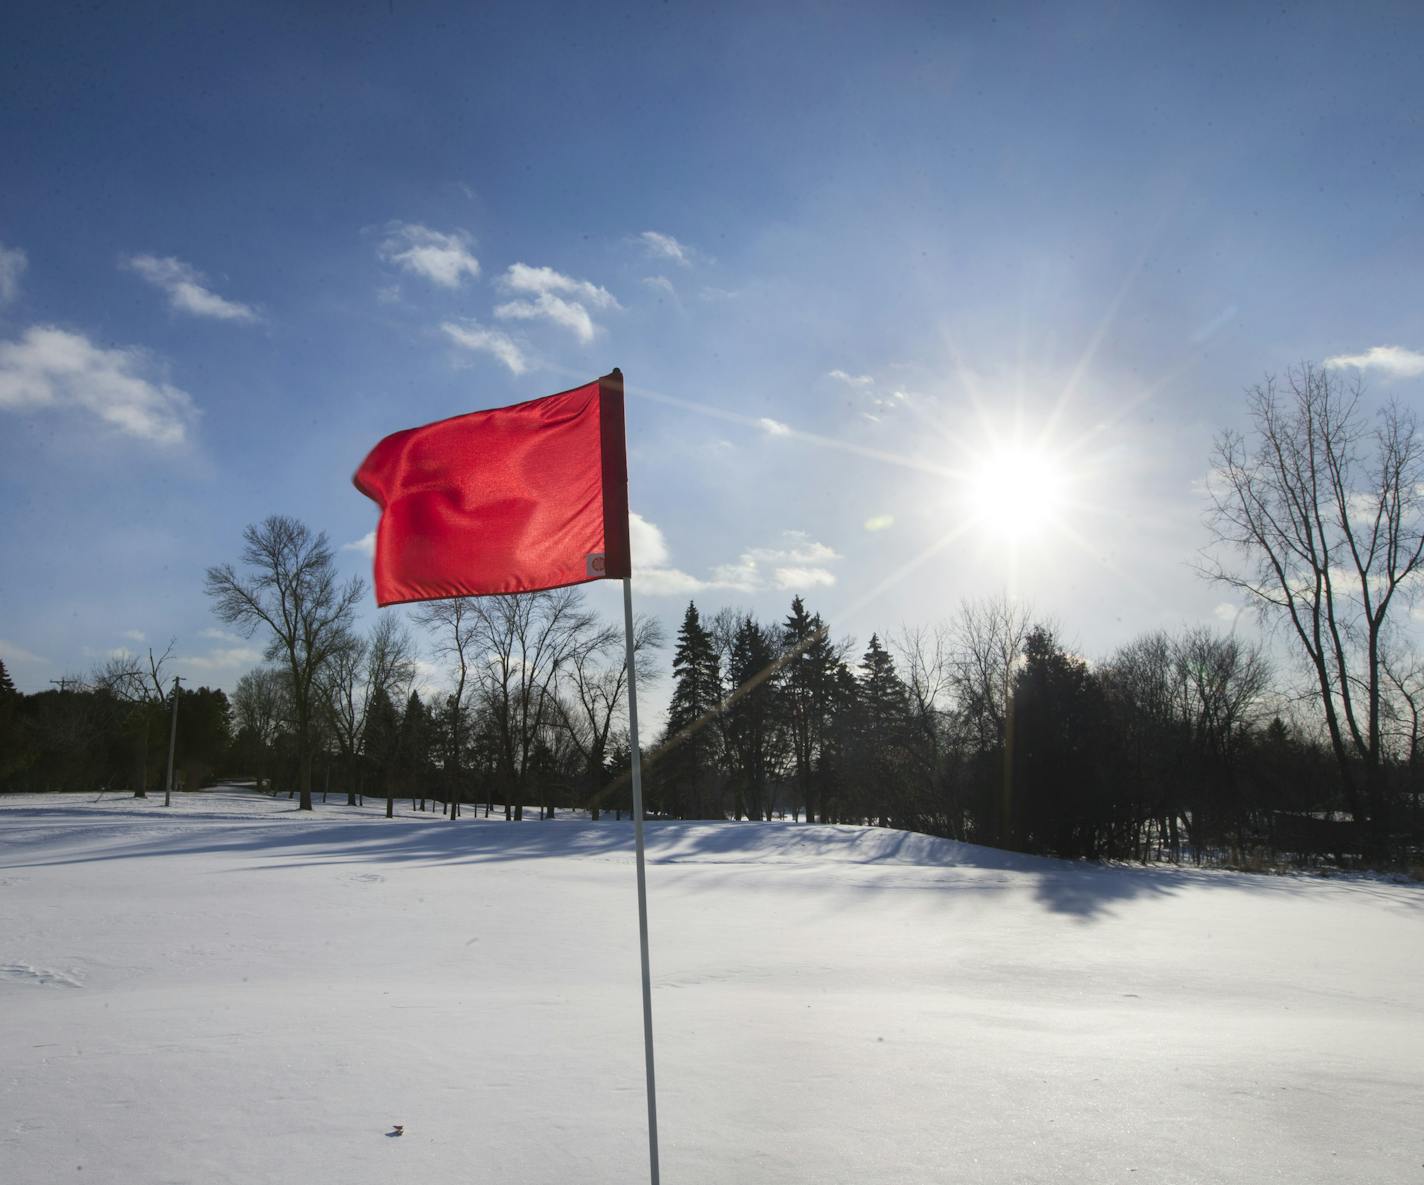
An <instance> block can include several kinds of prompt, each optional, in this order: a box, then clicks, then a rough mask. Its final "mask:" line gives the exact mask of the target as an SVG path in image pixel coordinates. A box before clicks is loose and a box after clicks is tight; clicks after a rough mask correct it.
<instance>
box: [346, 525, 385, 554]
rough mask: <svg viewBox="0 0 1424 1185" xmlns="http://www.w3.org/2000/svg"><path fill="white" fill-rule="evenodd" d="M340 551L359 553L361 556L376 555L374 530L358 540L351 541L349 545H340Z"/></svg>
mask: <svg viewBox="0 0 1424 1185" xmlns="http://www.w3.org/2000/svg"><path fill="white" fill-rule="evenodd" d="M341 550H342V551H359V552H360V553H361V554H362V555H375V554H376V532H375V529H374V528H372V529H371V530H369V531H367V532H366V533H365V534H364V535H362V536H361V538H359V539H353V540H352V541H351V542H350V543H343V544H342V545H341Z"/></svg>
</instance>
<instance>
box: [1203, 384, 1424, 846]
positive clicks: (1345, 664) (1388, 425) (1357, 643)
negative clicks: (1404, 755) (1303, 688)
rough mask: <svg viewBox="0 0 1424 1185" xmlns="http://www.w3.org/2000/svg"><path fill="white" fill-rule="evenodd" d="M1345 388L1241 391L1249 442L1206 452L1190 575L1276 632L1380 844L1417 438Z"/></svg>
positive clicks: (1413, 568) (1420, 515)
mask: <svg viewBox="0 0 1424 1185" xmlns="http://www.w3.org/2000/svg"><path fill="white" fill-rule="evenodd" d="M1362 393H1363V392H1362V388H1361V386H1360V383H1359V382H1358V380H1356V381H1353V382H1344V381H1342V380H1341V379H1340V378H1338V377H1337V376H1335V375H1334V374H1333V373H1332V372H1331V371H1330V370H1327V369H1321V368H1317V367H1315V366H1312V365H1309V364H1307V365H1304V366H1301V367H1299V368H1297V369H1294V370H1292V371H1290V372H1289V373H1288V374H1287V375H1286V379H1285V382H1284V383H1283V384H1282V383H1280V382H1278V381H1277V380H1275V379H1274V378H1268V379H1267V380H1266V381H1265V383H1264V384H1262V385H1260V386H1257V387H1255V388H1253V389H1252V390H1251V392H1250V393H1249V396H1248V399H1249V410H1250V417H1251V424H1252V427H1251V430H1250V432H1249V435H1246V434H1242V433H1238V432H1234V431H1227V432H1225V433H1223V434H1222V435H1221V436H1220V437H1219V438H1218V439H1217V441H1216V447H1215V450H1214V454H1213V463H1214V464H1213V472H1212V477H1211V480H1210V482H1209V483H1208V489H1209V496H1210V498H1211V509H1210V512H1209V517H1208V521H1209V523H1210V525H1211V528H1212V530H1213V533H1214V535H1215V543H1216V544H1225V545H1227V546H1228V548H1229V549H1230V550H1234V551H1235V553H1236V554H1237V556H1238V557H1239V558H1240V560H1241V561H1242V562H1241V563H1240V564H1239V565H1231V564H1229V563H1228V562H1227V561H1225V560H1223V559H1221V558H1220V557H1219V555H1218V554H1216V553H1215V552H1213V553H1212V554H1210V555H1209V556H1208V558H1207V559H1206V561H1205V564H1204V570H1205V573H1206V575H1208V576H1209V577H1210V578H1212V579H1213V580H1217V581H1219V582H1221V583H1223V584H1226V585H1228V586H1230V587H1232V588H1235V589H1237V590H1239V591H1240V592H1242V593H1244V594H1245V595H1246V596H1247V598H1248V599H1249V600H1250V601H1251V602H1252V603H1253V604H1254V605H1256V607H1257V608H1258V609H1260V610H1261V612H1262V613H1263V614H1265V615H1267V616H1269V617H1271V618H1274V619H1275V620H1277V621H1279V622H1282V623H1284V624H1285V626H1286V627H1287V630H1288V632H1289V634H1290V635H1291V636H1292V637H1293V638H1294V640H1295V642H1296V644H1297V646H1298V648H1299V652H1300V653H1301V654H1302V655H1303V656H1304V657H1305V659H1306V660H1307V662H1308V664H1309V667H1310V670H1311V673H1312V676H1313V683H1314V686H1315V689H1316V693H1317V695H1318V698H1319V703H1320V706H1321V709H1322V710H1323V712H1324V715H1325V722H1326V728H1327V731H1328V734H1329V737H1330V746H1331V749H1332V751H1333V752H1334V755H1335V760H1336V764H1337V766H1338V767H1339V771H1340V778H1341V782H1342V786H1343V789H1344V792H1345V796H1346V800H1347V802H1348V803H1349V804H1350V807H1351V810H1352V811H1353V813H1354V814H1355V817H1356V818H1357V819H1359V820H1362V821H1365V822H1367V823H1368V824H1369V826H1370V828H1371V831H1372V833H1373V836H1374V841H1375V846H1376V848H1377V849H1383V847H1384V846H1385V845H1386V844H1387V836H1388V827H1389V822H1388V818H1387V813H1388V812H1387V802H1388V797H1387V793H1386V786H1385V772H1386V771H1385V768H1384V758H1385V736H1384V728H1383V726H1384V719H1385V712H1384V707H1385V705H1384V696H1385V691H1386V684H1387V680H1386V678H1385V673H1384V656H1385V653H1386V649H1387V647H1388V644H1389V641H1390V635H1391V630H1392V626H1393V625H1394V619H1393V618H1392V617H1391V612H1392V610H1394V609H1395V608H1396V607H1397V606H1399V605H1401V604H1404V603H1405V602H1407V600H1408V597H1409V594H1410V592H1411V577H1413V576H1414V575H1415V573H1417V572H1418V571H1419V570H1420V566H1421V559H1422V558H1424V440H1421V438H1420V436H1419V435H1418V433H1417V431H1416V429H1415V423H1414V418H1413V416H1412V415H1411V414H1410V413H1409V412H1407V411H1405V410H1404V409H1402V408H1400V407H1399V406H1398V405H1397V404H1394V403H1390V404H1387V405H1386V406H1385V407H1384V408H1383V409H1382V410H1381V411H1380V413H1379V415H1378V418H1377V422H1376V424H1375V426H1374V428H1373V429H1371V428H1370V427H1369V426H1368V425H1367V424H1366V422H1365V414H1364V410H1363V408H1362V407H1361V399H1362Z"/></svg>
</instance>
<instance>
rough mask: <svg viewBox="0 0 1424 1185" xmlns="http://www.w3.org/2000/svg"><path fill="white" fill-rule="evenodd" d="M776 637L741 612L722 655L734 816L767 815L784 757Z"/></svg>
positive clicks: (783, 715)
mask: <svg viewBox="0 0 1424 1185" xmlns="http://www.w3.org/2000/svg"><path fill="white" fill-rule="evenodd" d="M780 657H781V655H780V645H779V638H778V637H777V635H776V634H774V633H773V632H772V631H771V630H769V629H767V628H766V627H764V626H761V625H758V624H757V622H756V621H755V620H754V619H753V618H752V616H751V614H749V613H748V614H743V615H742V616H741V618H740V619H739V620H738V621H737V624H736V628H735V630H734V631H733V634H732V639H731V646H730V650H729V654H728V659H727V680H728V682H729V683H730V684H731V687H732V694H731V695H730V696H729V697H728V699H727V703H726V705H725V707H724V708H723V711H722V718H723V727H722V736H723V738H724V744H725V752H726V760H727V767H728V770H729V772H730V774H731V779H732V791H733V795H734V798H733V804H732V814H733V817H734V818H738V819H740V818H742V817H743V816H745V817H746V818H748V819H770V818H771V810H772V788H773V786H774V785H775V783H776V781H777V780H778V779H779V778H780V777H781V774H782V770H783V768H784V767H785V765H786V762H787V758H788V757H789V743H788V742H789V736H788V730H787V728H786V724H787V715H786V710H785V699H784V696H783V693H782V679H781V678H779V677H777V674H776V673H775V672H777V670H778V667H779V661H778V660H779V659H780Z"/></svg>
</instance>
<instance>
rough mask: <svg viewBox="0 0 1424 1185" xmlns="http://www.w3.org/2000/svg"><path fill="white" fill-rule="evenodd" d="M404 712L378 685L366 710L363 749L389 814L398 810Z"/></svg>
mask: <svg viewBox="0 0 1424 1185" xmlns="http://www.w3.org/2000/svg"><path fill="white" fill-rule="evenodd" d="M400 724H401V722H400V716H399V714H398V713H397V712H396V708H395V705H394V704H392V703H391V697H390V695H389V694H388V693H387V692H386V691H385V689H384V688H380V687H378V688H377V689H376V690H375V691H373V692H372V693H371V703H370V706H369V708H368V709H367V712H366V729H365V733H364V735H363V737H362V742H361V744H362V753H363V755H364V756H365V758H366V760H367V761H368V762H369V763H370V766H371V780H372V782H373V783H374V785H375V787H376V792H377V793H378V794H383V795H385V799H386V818H388V819H389V818H391V817H392V816H393V815H394V814H395V795H396V782H397V776H398V769H397V765H398V757H399V746H400Z"/></svg>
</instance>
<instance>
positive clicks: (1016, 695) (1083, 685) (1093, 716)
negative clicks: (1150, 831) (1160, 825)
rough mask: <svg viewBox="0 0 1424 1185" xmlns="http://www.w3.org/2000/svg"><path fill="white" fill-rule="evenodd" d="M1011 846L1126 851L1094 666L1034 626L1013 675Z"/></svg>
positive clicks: (1074, 852) (1096, 853) (1075, 852)
mask: <svg viewBox="0 0 1424 1185" xmlns="http://www.w3.org/2000/svg"><path fill="white" fill-rule="evenodd" d="M1013 719H1014V731H1013V746H1014V754H1013V757H1014V760H1013V781H1012V783H1011V784H1010V787H1009V791H1010V792H1009V806H1010V810H1009V829H1008V840H1009V843H1010V844H1011V846H1013V847H1016V848H1018V849H1020V850H1023V851H1036V852H1052V853H1054V854H1055V855H1059V856H1069V857H1074V856H1087V857H1089V858H1093V859H1096V858H1100V857H1102V856H1105V855H1112V856H1126V855H1130V854H1131V853H1130V851H1127V850H1123V847H1124V845H1123V844H1122V842H1121V840H1122V838H1123V837H1122V834H1121V831H1120V829H1119V828H1117V826H1116V825H1117V823H1118V822H1119V821H1120V820H1121V819H1122V818H1123V817H1124V816H1123V812H1121V811H1119V810H1117V809H1116V804H1115V803H1113V802H1112V801H1110V792H1111V789H1112V783H1111V782H1110V781H1109V780H1108V779H1106V778H1105V777H1104V776H1103V774H1104V769H1103V766H1104V755H1105V753H1106V751H1107V735H1106V727H1107V711H1106V702H1105V700H1104V698H1103V694H1102V688H1101V687H1100V685H1099V684H1098V682H1097V680H1096V679H1095V678H1094V676H1093V674H1092V672H1091V671H1090V670H1089V669H1088V665H1087V663H1085V662H1084V661H1083V660H1082V659H1081V658H1078V657H1077V656H1075V655H1071V654H1069V653H1068V652H1067V651H1066V650H1064V648H1063V647H1062V645H1061V644H1060V643H1059V641H1058V639H1057V638H1056V637H1055V635H1054V634H1053V632H1052V631H1051V630H1049V629H1047V628H1046V627H1043V626H1035V627H1034V628H1033V629H1032V630H1031V631H1030V632H1029V635H1028V637H1027V638H1026V639H1025V640H1024V661H1023V665H1022V666H1021V667H1020V668H1019V669H1018V670H1017V672H1016V673H1015V675H1014V688H1013Z"/></svg>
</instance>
